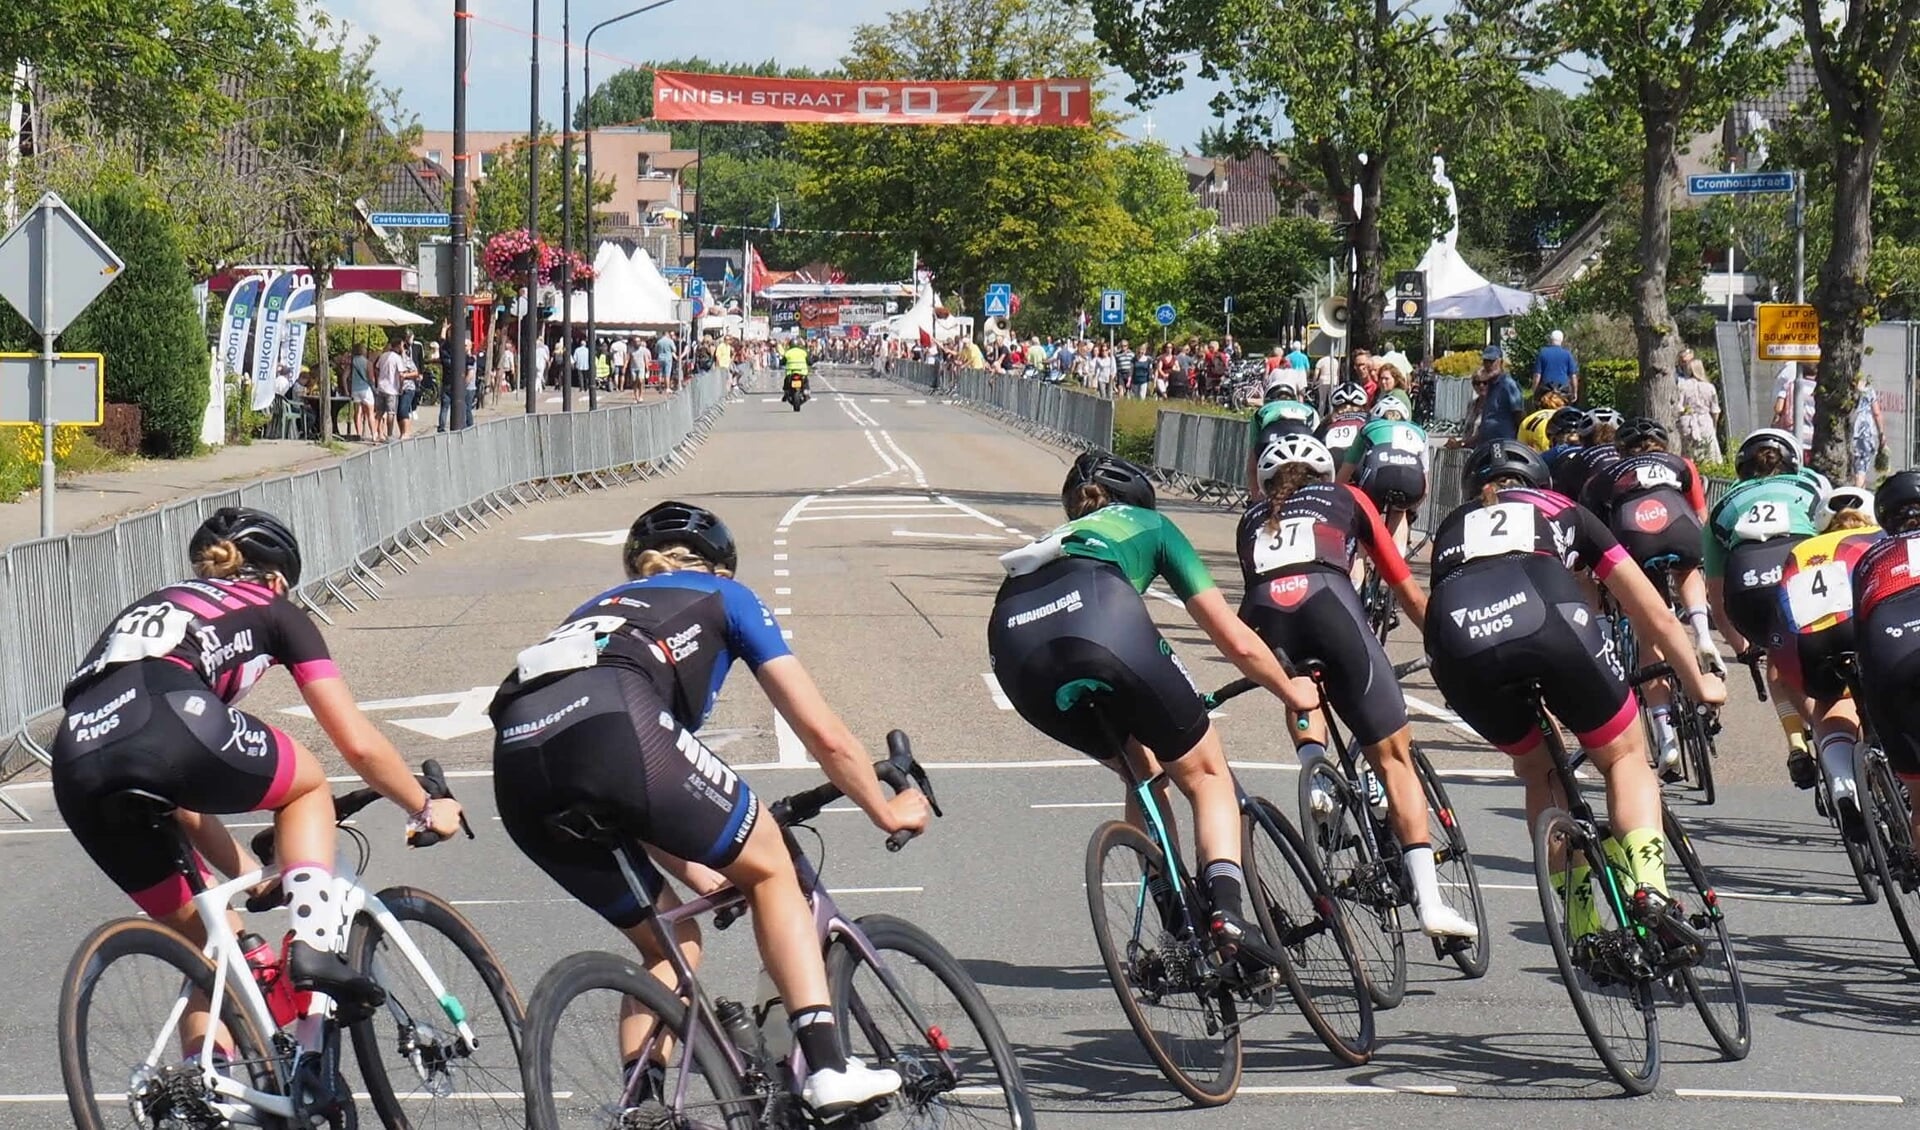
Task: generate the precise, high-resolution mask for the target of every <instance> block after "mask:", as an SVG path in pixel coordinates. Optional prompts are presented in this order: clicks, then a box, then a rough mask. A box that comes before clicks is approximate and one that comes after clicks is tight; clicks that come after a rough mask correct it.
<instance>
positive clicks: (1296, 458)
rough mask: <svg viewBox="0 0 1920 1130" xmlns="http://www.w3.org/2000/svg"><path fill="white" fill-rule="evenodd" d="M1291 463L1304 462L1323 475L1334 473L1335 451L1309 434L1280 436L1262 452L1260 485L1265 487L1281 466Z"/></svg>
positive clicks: (1317, 473) (1316, 472) (1309, 468)
mask: <svg viewBox="0 0 1920 1130" xmlns="http://www.w3.org/2000/svg"><path fill="white" fill-rule="evenodd" d="M1289 463H1304V464H1306V466H1307V469H1308V470H1310V471H1312V472H1313V473H1314V474H1316V475H1320V476H1322V477H1325V476H1329V475H1332V474H1333V453H1332V452H1331V451H1328V450H1327V445H1326V444H1324V443H1321V442H1320V441H1319V440H1317V439H1315V438H1313V437H1312V436H1309V435H1291V436H1280V437H1279V438H1277V439H1275V440H1274V441H1273V442H1272V443H1269V444H1268V445H1267V449H1266V450H1265V451H1262V452H1261V453H1260V463H1259V466H1258V468H1257V469H1258V471H1259V474H1260V486H1261V487H1262V488H1263V489H1264V488H1265V487H1266V485H1267V484H1268V483H1269V482H1272V481H1273V477H1274V476H1275V475H1277V474H1279V473H1280V468H1282V467H1285V466H1286V465H1288V464H1289Z"/></svg>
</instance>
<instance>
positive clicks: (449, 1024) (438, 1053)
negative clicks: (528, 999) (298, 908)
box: [347, 887, 526, 1130]
mask: <svg viewBox="0 0 1920 1130" xmlns="http://www.w3.org/2000/svg"><path fill="white" fill-rule="evenodd" d="M376 897H377V898H378V899H379V900H380V902H381V903H382V904H384V905H385V906H386V908H387V910H388V911H389V912H390V913H392V915H393V916H394V918H396V919H398V920H399V921H400V922H401V923H403V924H404V929H405V931H406V937H407V939H408V940H410V941H412V942H413V944H414V946H415V947H416V948H417V949H418V950H419V952H420V956H421V957H423V958H425V959H426V964H427V967H428V968H429V969H430V970H432V972H433V975H434V976H435V977H437V978H438V979H439V980H440V983H441V991H440V992H436V991H435V990H434V989H432V988H431V987H429V985H428V984H427V982H426V981H425V980H424V979H422V977H421V974H420V971H419V970H418V969H417V968H415V966H414V965H413V963H412V961H410V960H409V959H408V957H407V955H406V953H405V951H404V949H403V948H402V946H401V945H400V940H399V939H398V938H395V937H393V936H391V935H389V934H388V933H387V932H386V930H384V929H382V928H381V927H380V925H379V924H378V923H377V922H376V921H375V920H374V919H373V918H372V917H371V916H369V915H366V914H361V915H359V916H358V917H356V918H355V919H354V923H353V932H352V934H351V935H350V936H349V938H348V941H347V960H348V961H349V962H351V963H352V964H353V967H354V968H355V969H359V970H362V971H363V972H365V973H366V974H367V976H369V977H371V978H373V979H374V980H375V981H377V982H379V984H380V987H381V988H383V989H385V990H386V991H387V1003H386V1004H385V1005H384V1006H382V1008H381V1009H380V1011H379V1012H376V1013H375V1014H374V1015H373V1016H371V1017H369V1018H368V1019H366V1020H364V1021H362V1022H361V1023H359V1024H355V1025H354V1026H353V1027H352V1028H351V1029H350V1030H349V1031H350V1033H351V1035H352V1036H353V1054H354V1058H355V1059H356V1060H358V1061H359V1064H360V1074H361V1076H362V1077H364V1078H365V1080H366V1084H367V1094H368V1097H370V1098H371V1099H372V1100H373V1109H374V1110H375V1111H376V1112H378V1113H379V1115H380V1120H381V1121H382V1122H383V1123H385V1124H386V1125H387V1126H388V1127H390V1128H392V1130H412V1128H413V1127H416V1126H447V1125H457V1126H524V1125H525V1124H526V1102H525V1098H524V1096H523V1095H522V1094H521V1092H520V1025H521V1022H522V1020H523V1014H522V1011H521V1007H520V997H519V994H517V993H515V992H514V989H513V982H511V981H510V980H508V979H507V971H506V970H505V969H504V968H503V967H502V966H501V964H500V959H499V958H498V957H496V956H494V952H493V950H492V948H491V947H489V946H488V945H487V943H486V940H485V939H483V938H481V937H480V935H479V933H478V932H477V931H475V930H474V928H473V925H472V924H471V923H469V922H468V921H467V920H466V919H465V918H464V917H462V916H461V914H460V912H459V911H457V910H455V909H454V908H453V907H451V906H448V905H447V904H446V903H445V902H443V901H442V900H441V899H440V898H439V897H438V896H437V895H433V894H431V893H429V892H427V891H422V890H417V889H415V888H413V887H388V888H387V889H386V890H384V891H381V892H380V893H379V895H378V896H376ZM461 1022H464V1023H465V1024H466V1025H467V1026H468V1028H469V1030H470V1031H471V1032H472V1034H473V1036H474V1041H473V1042H472V1043H471V1044H469V1043H468V1042H467V1041H466V1040H465V1039H464V1038H463V1037H462V1034H461V1032H460V1030H459V1027H458V1025H459V1023H461Z"/></svg>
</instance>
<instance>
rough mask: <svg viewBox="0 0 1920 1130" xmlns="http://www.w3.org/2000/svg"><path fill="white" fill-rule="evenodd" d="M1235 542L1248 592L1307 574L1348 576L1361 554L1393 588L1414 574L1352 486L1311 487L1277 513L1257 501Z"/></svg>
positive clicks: (1243, 519)
mask: <svg viewBox="0 0 1920 1130" xmlns="http://www.w3.org/2000/svg"><path fill="white" fill-rule="evenodd" d="M1269 527H1271V528H1269ZM1234 541H1235V544H1237V545H1238V546H1239V547H1240V572H1241V575H1242V576H1243V577H1244V578H1245V579H1246V582H1247V586H1248V587H1249V588H1251V587H1252V586H1253V583H1254V582H1255V581H1260V580H1265V579H1267V578H1269V577H1276V576H1280V575H1282V574H1289V575H1290V574H1293V573H1299V572H1303V571H1305V570H1308V569H1325V570H1331V571H1333V572H1336V573H1343V574H1344V573H1345V572H1346V571H1347V570H1348V569H1349V568H1351V567H1352V566H1353V556H1354V554H1355V553H1356V552H1358V551H1359V550H1362V549H1364V550H1366V553H1367V556H1368V557H1369V558H1371V559H1372V560H1373V563H1374V566H1375V567H1376V568H1377V569H1379V570H1380V576H1381V577H1382V578H1384V579H1385V580H1386V582H1387V583H1388V584H1390V585H1397V584H1399V583H1400V582H1401V581H1404V580H1406V579H1407V577H1408V575H1409V573H1408V569H1407V562H1406V559H1405V558H1404V557H1402V556H1401V555H1400V547H1399V546H1397V545H1395V544H1394V541H1393V537H1392V535H1390V534H1388V533H1387V527H1386V524H1385V523H1384V522H1382V521H1381V520H1380V511H1379V510H1378V509H1376V508H1375V507H1374V505H1373V500H1372V499H1370V498H1368V497H1367V496H1366V495H1365V494H1362V493H1361V491H1360V488H1358V487H1356V486H1353V485H1352V484H1350V483H1309V484H1307V485H1306V486H1303V487H1301V488H1300V489H1298V490H1296V491H1294V492H1293V493H1292V494H1290V495H1288V496H1287V497H1286V498H1285V499H1283V500H1282V501H1281V503H1280V506H1279V512H1278V513H1277V514H1276V513H1275V512H1274V506H1273V504H1272V503H1271V502H1265V501H1262V502H1257V503H1255V504H1254V505H1253V506H1252V507H1251V508H1249V509H1248V510H1247V512H1246V513H1245V514H1243V515H1242V516H1241V518H1240V529H1239V532H1238V533H1237V534H1236V535H1235V537H1234Z"/></svg>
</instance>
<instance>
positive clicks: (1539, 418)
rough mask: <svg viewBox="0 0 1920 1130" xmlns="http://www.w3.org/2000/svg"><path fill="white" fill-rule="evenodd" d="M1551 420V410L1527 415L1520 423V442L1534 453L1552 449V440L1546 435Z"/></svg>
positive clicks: (1542, 410)
mask: <svg viewBox="0 0 1920 1130" xmlns="http://www.w3.org/2000/svg"><path fill="white" fill-rule="evenodd" d="M1552 420H1553V409H1551V408H1542V409H1540V410H1539V411H1538V412H1530V413H1528V414H1527V418H1526V419H1524V420H1522V421H1520V442H1521V443H1524V444H1526V445H1527V446H1528V447H1531V448H1533V449H1534V450H1535V451H1545V450H1546V449H1547V448H1549V447H1552V446H1553V440H1552V438H1551V437H1549V435H1548V434H1547V426H1548V424H1549V423H1550V422H1551V421H1552Z"/></svg>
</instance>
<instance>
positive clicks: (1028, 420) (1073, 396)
mask: <svg viewBox="0 0 1920 1130" xmlns="http://www.w3.org/2000/svg"><path fill="white" fill-rule="evenodd" d="M882 372H883V375H885V376H889V377H892V378H893V379H894V380H896V381H899V382H901V383H902V384H910V385H913V386H914V387H916V388H923V389H927V390H928V391H930V392H939V393H941V394H942V395H946V396H951V397H953V398H954V399H956V400H962V401H965V402H966V403H967V404H969V405H970V406H972V407H974V408H978V409H980V410H981V411H984V412H986V413H987V414H988V415H990V416H993V417H996V418H997V419H1000V420H1002V421H1004V422H1006V423H1008V424H1012V425H1013V426H1014V427H1016V428H1019V429H1020V430H1022V431H1024V432H1029V433H1031V434H1033V435H1037V436H1039V437H1041V438H1042V439H1046V440H1049V441H1051V442H1054V443H1059V444H1062V445H1064V446H1067V447H1072V448H1081V449H1084V448H1098V449H1099V450H1101V451H1112V450H1113V401H1111V400H1108V399H1107V398H1106V397H1104V396H1094V395H1092V394H1090V393H1082V392H1074V391H1071V390H1069V389H1065V388H1062V387H1060V386H1058V385H1053V384H1049V383H1047V382H1046V381H1040V380H1027V379H1025V378H1022V377H1010V376H1007V375H1006V374H1004V373H988V372H986V371H985V370H981V369H961V370H959V371H958V373H957V375H949V376H947V377H946V378H944V379H943V378H942V377H941V374H940V367H939V366H938V365H929V364H926V363H924V362H920V361H895V362H893V364H892V365H891V366H890V367H888V368H886V369H884V370H882Z"/></svg>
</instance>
